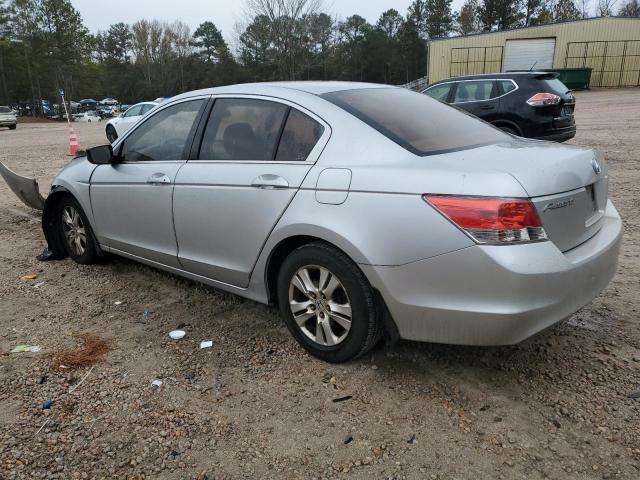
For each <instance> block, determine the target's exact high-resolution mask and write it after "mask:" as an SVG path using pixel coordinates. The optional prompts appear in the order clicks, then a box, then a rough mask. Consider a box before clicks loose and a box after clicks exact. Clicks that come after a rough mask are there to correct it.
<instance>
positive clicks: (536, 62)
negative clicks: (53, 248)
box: [529, 60, 538, 72]
mask: <svg viewBox="0 0 640 480" xmlns="http://www.w3.org/2000/svg"><path fill="white" fill-rule="evenodd" d="M537 64H538V61H537V60H536V61H535V62H533V65H531V68H530V69H529V71H530V72H531V71H532V70H533V67H535V66H536V65H537Z"/></svg>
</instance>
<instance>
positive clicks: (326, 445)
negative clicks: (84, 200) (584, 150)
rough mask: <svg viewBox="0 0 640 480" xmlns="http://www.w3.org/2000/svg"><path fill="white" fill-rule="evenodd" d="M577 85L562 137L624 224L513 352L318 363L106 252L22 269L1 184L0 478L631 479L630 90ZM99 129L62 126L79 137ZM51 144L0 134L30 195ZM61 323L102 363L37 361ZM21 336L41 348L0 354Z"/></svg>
mask: <svg viewBox="0 0 640 480" xmlns="http://www.w3.org/2000/svg"><path fill="white" fill-rule="evenodd" d="M577 97H578V108H577V112H576V116H577V122H578V126H579V127H578V128H579V134H578V136H577V137H576V138H575V139H574V141H573V143H576V144H580V145H594V146H597V147H599V148H601V149H603V150H604V152H605V154H606V158H607V160H608V161H609V165H610V169H611V196H612V197H613V199H614V202H615V203H616V205H617V207H618V209H619V210H620V212H621V214H622V216H623V218H624V220H625V239H624V245H623V249H622V254H621V258H620V267H619V269H618V274H617V276H616V277H615V279H614V281H613V282H612V284H611V285H610V286H609V288H608V289H607V290H606V291H605V292H604V293H603V294H602V295H601V296H600V297H599V298H598V299H596V300H595V301H594V302H593V304H592V305H590V306H588V307H586V308H584V309H583V310H582V311H580V312H578V313H577V314H576V315H575V316H573V317H572V318H571V319H569V320H568V321H565V322H562V323H560V324H558V325H556V326H555V327H553V328H552V329H550V330H548V331H546V332H544V333H542V334H540V335H538V336H536V337H534V338H532V339H530V340H528V341H526V342H524V343H522V344H520V345H517V346H512V347H503V348H470V347H455V346H445V345H433V344H420V343H410V342H400V343H399V344H397V345H395V346H393V347H391V348H389V347H384V346H381V347H379V348H377V349H376V350H374V352H373V353H372V354H370V355H369V356H367V357H366V358H363V359H360V360H358V361H355V362H352V363H350V364H347V365H340V366H335V365H329V364H325V363H322V362H320V361H317V360H315V359H313V358H311V357H310V356H308V355H306V354H304V353H303V352H302V350H301V349H300V348H298V347H297V345H296V344H295V343H294V342H293V340H292V339H291V338H290V336H289V334H288V332H287V331H286V329H285V327H284V326H283V325H282V323H281V322H280V320H279V317H278V313H277V311H276V310H275V309H273V308H269V307H266V306H262V305H258V304H255V303H252V302H250V301H246V300H243V299H241V298H238V297H235V296H233V295H229V294H225V293H221V292H219V291H215V290H213V289H210V288H207V287H204V286H201V285H197V284H195V283H192V282H189V281H185V280H182V279H180V278H177V277H175V276H172V275H169V274H165V273H162V272H160V271H157V270H153V269H151V268H147V267H144V266H141V265H138V264H135V263H133V262H130V261H127V260H123V259H118V258H113V259H112V260H111V261H109V262H108V263H105V264H103V265H97V266H89V267H84V266H78V265H75V264H73V263H72V262H71V261H69V260H65V261H60V262H48V263H39V262H37V261H36V259H35V256H36V255H37V254H38V253H40V251H41V249H42V247H43V238H42V234H41V231H40V225H39V218H38V215H37V213H36V212H33V211H30V210H29V209H28V208H26V207H24V206H23V205H21V204H20V203H19V201H18V200H17V199H16V198H15V197H14V196H13V194H12V193H11V192H10V191H9V189H8V188H7V187H6V185H4V184H0V258H1V259H2V261H1V263H0V352H2V353H3V355H2V356H0V405H1V407H0V452H1V453H0V478H3V479H4V478H6V479H13V478H25V479H26V478H29V479H31V478H60V479H70V478H71V479H73V478H109V477H116V476H117V477H120V478H168V479H174V478H175V479H177V478H202V479H204V478H208V479H212V478H277V479H282V478H285V479H287V478H362V479H370V478H435V479H477V478H501V479H503V478H504V479H537V478H555V479H573V478H580V479H582V478H619V479H637V478H640V420H639V418H640V417H639V414H640V399H633V398H631V397H633V396H634V395H633V392H636V391H638V390H639V389H640V371H639V367H640V363H639V362H640V332H639V330H638V306H639V305H640V298H639V297H640V295H639V294H640V288H639V287H640V285H639V280H638V279H639V278H640V264H639V262H638V257H639V253H640V232H639V229H638V225H639V224H640V213H639V212H640V201H639V198H640V197H639V195H638V192H639V189H638V184H639V183H640V153H639V152H640V138H639V137H638V132H639V131H640V115H639V114H638V111H639V110H640V89H635V90H611V91H593V92H583V93H579V94H578V95H577ZM103 127H104V125H102V124H97V125H93V124H92V125H89V124H79V125H77V131H78V136H79V141H80V144H81V145H82V146H91V145H95V144H100V143H103V142H104V134H103ZM66 149H67V132H66V127H65V126H64V125H57V124H55V125H52V124H47V125H37V124H29V125H18V129H17V130H16V131H8V130H2V131H0V160H2V161H3V162H6V163H7V164H8V165H9V166H10V167H11V168H13V169H14V170H16V171H17V172H20V173H22V174H27V175H35V176H36V177H37V178H38V179H39V180H40V183H41V185H43V186H44V187H45V188H43V190H44V191H46V190H47V189H48V188H47V187H48V185H49V182H50V181H51V179H52V178H53V176H54V174H55V173H56V172H57V171H58V169H59V168H60V167H61V166H62V165H63V164H64V163H65V162H66V161H67V157H66V156H65V152H66ZM32 273H36V274H37V275H38V278H37V279H35V280H22V279H21V277H22V276H23V275H25V274H32ZM41 282H45V283H44V284H42V283H41ZM115 302H122V304H119V305H116V304H115ZM145 309H147V312H148V314H147V315H144V313H143V312H144V311H145ZM181 324H182V325H183V326H184V329H185V330H186V331H187V336H186V337H185V338H184V339H183V340H181V341H178V342H174V341H171V340H169V339H168V337H167V332H169V331H170V330H172V329H174V328H175V327H177V326H178V325H181ZM77 334H94V335H99V336H101V337H103V338H108V339H110V340H111V342H112V351H111V352H110V353H109V354H108V356H107V361H106V362H105V363H101V364H98V365H96V366H94V367H93V368H92V369H91V368H84V369H81V370H77V371H74V372H62V373H60V372H57V371H55V370H53V369H52V358H51V354H52V353H54V352H56V351H59V350H61V349H68V348H73V347H74V345H75V344H76V339H75V337H74V335H77ZM205 339H211V340H213V342H214V345H213V348H211V349H209V350H200V349H199V343H200V341H201V340H205ZM19 343H30V344H37V345H40V346H42V349H43V350H42V352H40V353H21V354H10V355H9V354H7V353H6V352H8V351H9V350H11V349H12V348H13V347H14V346H15V345H16V344H19ZM156 379H159V380H161V381H162V382H163V383H162V385H161V386H160V387H156V386H153V385H152V381H153V380H156ZM71 390H72V391H71ZM345 396H351V398H350V399H346V400H344V401H341V402H334V400H335V399H336V398H339V397H345ZM45 400H53V405H52V407H51V408H50V409H47V410H45V409H43V408H42V403H43V402H44V401H45Z"/></svg>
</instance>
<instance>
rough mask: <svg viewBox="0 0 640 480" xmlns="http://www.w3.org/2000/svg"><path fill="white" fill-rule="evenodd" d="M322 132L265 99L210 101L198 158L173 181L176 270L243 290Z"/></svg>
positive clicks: (295, 111) (315, 122) (297, 111)
mask: <svg viewBox="0 0 640 480" xmlns="http://www.w3.org/2000/svg"><path fill="white" fill-rule="evenodd" d="M329 135H330V129H329V126H328V125H327V124H325V123H324V122H323V121H322V120H320V119H319V118H318V117H316V116H315V115H313V114H312V113H311V112H308V111H303V110H302V109H301V108H300V107H299V106H295V107H294V106H293V105H291V104H289V103H287V102H284V101H279V100H275V99H273V98H269V99H268V100H267V99H264V98H262V97H252V96H242V97H218V98H217V99H216V100H215V103H214V106H213V109H212V111H211V114H210V116H209V119H208V122H207V124H206V127H205V129H204V133H203V137H202V143H201V146H200V148H199V151H197V152H195V154H194V159H192V160H190V161H189V162H188V163H187V164H186V165H185V166H184V168H182V169H181V170H180V172H179V173H178V176H177V178H176V186H175V191H174V201H173V212H174V222H175V231H176V236H177V240H178V247H179V254H178V257H179V259H180V263H181V265H182V266H183V268H184V269H185V270H187V271H189V272H192V273H195V274H198V275H202V276H204V277H207V278H211V279H214V280H218V281H220V282H224V283H227V284H230V285H234V286H239V287H245V286H246V285H248V283H249V278H250V275H251V272H252V270H253V267H254V265H255V262H256V261H257V258H258V255H259V254H260V251H261V250H262V247H263V245H264V243H265V241H266V239H267V237H268V236H269V234H270V232H271V230H272V229H273V227H274V225H275V224H276V222H277V221H278V219H279V218H280V217H281V215H282V214H283V213H284V211H285V209H286V208H287V206H288V205H289V203H290V202H291V200H292V199H293V196H294V195H295V194H296V192H297V190H298V188H299V187H300V185H301V184H302V181H303V180H304V178H305V176H306V175H307V173H308V171H309V169H310V168H311V167H312V166H313V164H314V163H315V161H316V160H317V158H318V157H319V155H320V152H321V151H322V148H323V147H324V144H325V143H326V142H327V140H328V138H329Z"/></svg>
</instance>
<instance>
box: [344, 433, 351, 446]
mask: <svg viewBox="0 0 640 480" xmlns="http://www.w3.org/2000/svg"><path fill="white" fill-rule="evenodd" d="M351 442H353V437H352V436H351V435H348V436H346V437H345V438H344V442H343V443H344V444H345V445H348V444H350V443H351Z"/></svg>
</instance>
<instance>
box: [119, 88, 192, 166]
mask: <svg viewBox="0 0 640 480" xmlns="http://www.w3.org/2000/svg"><path fill="white" fill-rule="evenodd" d="M203 102H204V100H191V101H188V102H182V103H178V104H176V105H172V106H170V107H167V108H165V109H163V110H161V111H159V112H158V113H156V114H155V115H153V116H151V117H150V118H149V119H147V120H146V121H145V122H144V123H142V124H141V125H140V126H138V127H137V128H136V129H135V130H134V131H133V133H131V135H129V136H128V137H127V138H125V140H124V144H123V145H122V149H121V151H120V156H121V157H122V159H123V161H125V162H140V161H150V160H183V159H185V155H186V154H185V150H186V148H187V141H188V139H189V138H190V136H191V135H190V134H191V130H192V128H193V127H194V122H195V119H196V117H197V116H198V112H199V110H200V108H201V107H202V104H203Z"/></svg>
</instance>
